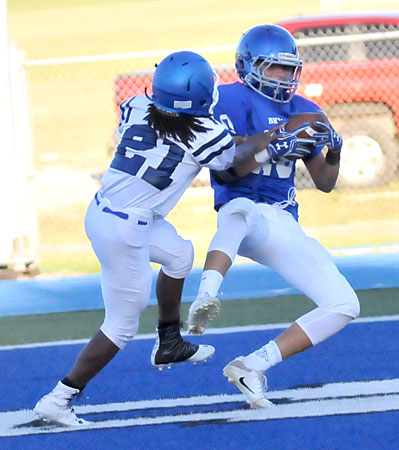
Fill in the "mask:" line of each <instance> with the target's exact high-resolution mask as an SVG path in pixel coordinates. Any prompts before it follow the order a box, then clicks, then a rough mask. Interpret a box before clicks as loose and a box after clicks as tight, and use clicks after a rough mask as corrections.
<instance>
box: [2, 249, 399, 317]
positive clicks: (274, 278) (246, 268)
mask: <svg viewBox="0 0 399 450" xmlns="http://www.w3.org/2000/svg"><path fill="white" fill-rule="evenodd" d="M334 260H335V262H336V264H337V266H338V269H339V270H340V271H341V273H342V274H343V275H344V276H345V277H346V278H347V279H348V281H349V282H350V283H351V285H352V286H353V288H354V289H356V290H359V289H378V288H397V287H399V252H393V253H371V254H361V255H349V256H338V257H335V258H334ZM201 271H202V268H200V267H196V268H194V269H193V270H192V271H191V273H190V275H189V276H188V277H187V279H186V282H185V286H184V291H183V302H192V301H193V300H194V299H195V296H196V293H197V289H198V286H199V281H200V276H201ZM157 273H158V271H157V270H154V280H155V278H156V276H157ZM221 291H222V292H223V295H221V296H220V299H221V300H236V299H240V298H259V297H274V296H279V295H295V294H299V293H300V292H298V291H297V290H296V289H294V288H293V287H292V286H291V285H290V284H289V283H287V282H286V281H285V280H284V279H283V278H282V277H280V276H279V275H278V274H277V273H275V272H274V271H272V270H270V269H268V268H267V267H264V266H261V265H259V264H236V265H234V266H233V267H232V268H231V269H230V271H229V272H228V274H227V276H226V279H225V280H224V282H223V284H222V287H221ZM149 304H150V305H154V304H156V298H155V290H154V283H153V288H152V291H151V299H150V303H149ZM101 308H103V303H102V297H101V288H100V275H99V274H94V275H84V276H76V277H65V278H54V279H50V280H49V279H47V280H42V279H31V280H7V281H0V317H1V316H3V317H4V316H15V315H25V314H46V313H56V312H64V311H80V310H92V309H101Z"/></svg>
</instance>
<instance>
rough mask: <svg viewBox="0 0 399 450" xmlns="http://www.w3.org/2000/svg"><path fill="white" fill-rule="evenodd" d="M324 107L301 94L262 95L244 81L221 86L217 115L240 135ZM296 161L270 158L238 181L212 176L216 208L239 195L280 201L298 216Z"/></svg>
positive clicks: (263, 128)
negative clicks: (282, 98)
mask: <svg viewBox="0 0 399 450" xmlns="http://www.w3.org/2000/svg"><path fill="white" fill-rule="evenodd" d="M319 111H320V107H319V106H318V105H317V104H316V103H314V102H312V101H311V100H308V99H306V98H304V97H301V96H300V95H295V96H294V97H293V98H292V100H291V101H290V102H289V103H276V102H274V101H272V100H269V99H267V98H265V97H263V96H261V95H260V94H259V93H257V92H256V91H254V90H252V89H251V88H249V87H247V86H245V85H244V84H242V83H240V82H236V83H233V84H227V85H222V86H219V101H218V103H217V104H216V106H215V110H214V116H215V118H216V119H218V120H220V121H221V122H223V123H224V124H225V125H226V126H227V127H228V129H229V131H230V133H231V134H233V135H238V136H245V135H246V134H248V135H252V134H256V133H260V132H264V131H267V130H270V129H271V128H273V127H275V126H276V125H279V124H281V123H284V122H286V121H287V119H288V118H289V117H290V116H293V115H296V114H300V113H305V112H319ZM321 150H322V147H320V146H319V147H316V146H315V148H314V149H313V150H312V152H311V154H309V155H308V156H306V158H304V160H309V159H312V158H314V157H315V156H316V155H317V154H318V153H320V152H321ZM295 163H296V162H295V161H289V160H287V159H285V158H280V160H279V161H278V162H276V163H273V162H270V161H267V162H266V163H265V164H263V165H262V166H260V167H259V168H258V169H256V170H254V171H253V172H252V173H250V174H249V175H247V176H246V177H243V178H240V179H239V180H237V181H235V182H234V183H227V184H224V185H220V184H218V183H216V182H215V180H214V179H213V177H212V176H211V185H212V187H213V189H214V191H215V208H216V209H219V208H220V206H222V205H223V204H224V203H227V202H228V201H229V200H232V199H233V198H236V197H246V198H249V199H251V200H253V201H255V202H259V203H268V204H275V203H278V204H280V205H281V206H283V207H284V208H285V209H286V210H287V211H289V212H290V213H291V214H292V215H293V216H294V217H295V219H296V220H298V204H297V202H296V201H295V199H294V198H295V185H294V178H295Z"/></svg>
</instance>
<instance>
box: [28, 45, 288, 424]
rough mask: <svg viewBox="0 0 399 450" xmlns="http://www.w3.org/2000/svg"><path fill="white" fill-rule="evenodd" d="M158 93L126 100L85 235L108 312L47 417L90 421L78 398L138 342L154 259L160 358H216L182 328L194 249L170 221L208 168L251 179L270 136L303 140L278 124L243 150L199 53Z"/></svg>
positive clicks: (50, 401)
mask: <svg viewBox="0 0 399 450" xmlns="http://www.w3.org/2000/svg"><path fill="white" fill-rule="evenodd" d="M152 89H153V95H152V96H148V95H139V96H137V97H132V98H130V99H128V100H126V101H125V102H124V103H123V104H122V105H121V119H120V124H119V133H120V137H121V138H120V142H119V145H118V147H117V149H116V152H115V156H114V158H113V160H112V162H111V165H110V167H109V169H108V170H107V172H106V173H105V174H104V176H103V178H102V183H101V188H100V190H99V191H98V192H97V193H96V195H95V197H94V199H93V201H92V202H91V203H90V205H89V207H88V210H87V213H86V218H85V228H86V233H87V235H88V237H89V239H90V241H91V244H92V247H93V249H94V252H95V254H96V256H97V258H98V259H99V261H100V263H101V288H102V294H103V299H104V305H105V318H104V322H103V324H102V325H101V328H100V330H99V331H98V333H97V334H96V335H95V336H94V337H93V338H92V339H91V340H90V342H89V343H88V344H87V345H86V346H85V347H84V348H83V350H82V351H81V352H80V354H79V355H78V357H77V359H76V362H75V364H74V366H73V367H72V369H71V370H70V372H69V373H68V374H67V376H66V377H65V378H63V379H62V380H61V381H59V382H58V384H57V386H56V387H55V388H54V389H53V390H52V391H51V392H50V393H49V394H47V395H45V396H44V397H42V398H41V399H40V400H39V402H38V403H37V405H36V407H35V412H36V414H37V415H38V416H39V417H40V418H41V419H43V420H45V421H46V422H54V423H57V424H61V425H65V426H69V425H70V426H80V425H84V424H85V423H86V421H85V420H84V419H81V418H78V417H77V416H76V414H75V413H74V411H73V409H72V408H71V400H72V399H73V398H74V397H75V396H76V395H77V394H78V393H79V392H81V390H82V389H83V388H84V387H85V385H86V384H87V383H88V382H89V381H90V380H91V379H92V378H93V377H94V376H95V375H96V374H97V373H98V372H99V371H100V370H101V369H102V368H103V367H104V366H106V365H107V364H108V363H109V362H110V361H111V360H112V358H113V357H114V356H115V355H116V353H117V352H118V351H119V350H120V349H123V348H124V347H125V346H126V344H127V343H128V342H130V341H131V340H132V339H133V338H134V336H135V334H136V332H137V328H138V324H139V317H140V314H141V311H142V310H143V309H144V308H145V306H146V305H147V303H148V300H149V297H150V291H151V284H152V276H153V271H152V268H151V265H150V262H156V263H159V264H161V266H162V268H161V270H160V273H159V276H158V279H157V284H156V293H157V298H158V302H159V313H160V316H159V318H160V320H159V323H158V339H157V341H156V344H155V346H154V349H153V352H152V355H151V362H152V364H153V365H154V366H157V367H163V366H169V365H170V364H173V363H178V362H185V361H191V362H197V361H205V360H206V359H207V358H210V357H211V356H212V355H213V353H214V351H215V349H214V348H213V347H212V346H210V345H195V344H192V343H190V342H187V341H184V340H183V338H182V336H181V334H180V318H179V314H180V302H181V293H182V288H183V283H184V278H185V277H186V275H187V274H188V272H189V271H190V270H191V267H192V263H193V247H192V244H191V242H190V241H187V240H184V239H183V238H181V237H180V236H179V235H178V234H177V232H176V230H175V228H174V227H173V226H172V225H171V224H170V223H169V222H167V221H166V220H165V219H164V217H165V216H166V215H167V214H168V213H169V212H170V210H171V209H173V207H174V206H175V204H176V203H177V202H178V200H179V199H180V197H181V196H182V195H183V193H184V191H185V190H186V189H187V187H188V186H189V185H190V184H191V182H192V180H193V179H194V178H195V176H196V175H197V174H198V173H199V171H200V170H201V168H202V167H208V168H209V169H212V170H215V171H221V172H222V176H227V174H228V175H229V176H237V175H238V176H242V175H246V174H248V173H249V172H250V171H251V170H253V169H254V168H255V167H257V166H258V165H259V161H260V160H262V152H263V151H264V149H265V148H267V146H268V144H269V143H270V142H272V141H273V140H275V139H279V140H280V141H281V140H282V141H284V140H287V142H288V141H289V142H291V141H294V142H295V141H296V137H295V136H294V135H292V134H289V133H285V134H284V133H282V134H281V133H280V132H279V127H276V128H275V130H272V131H271V132H270V133H269V132H267V133H263V132H261V133H258V134H256V135H254V136H253V137H252V139H248V140H246V141H245V143H243V144H241V145H238V146H236V145H235V143H234V140H233V139H232V137H231V135H230V133H229V132H228V131H227V130H226V128H225V127H224V125H223V124H222V123H220V122H218V121H216V120H215V119H214V118H213V116H212V112H213V108H214V105H215V103H216V102H217V94H218V91H217V76H216V74H215V73H214V71H213V70H212V68H211V66H210V65H209V63H208V62H207V61H206V60H205V59H204V58H203V57H202V56H200V55H198V54H196V53H193V52H177V53H173V54H171V55H169V56H168V57H166V58H165V59H164V60H163V61H162V62H161V63H160V64H159V65H158V66H157V68H156V70H155V73H154V77H153V82H152ZM256 155H257V156H256ZM255 156H256V158H255Z"/></svg>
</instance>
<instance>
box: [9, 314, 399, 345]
mask: <svg viewBox="0 0 399 450" xmlns="http://www.w3.org/2000/svg"><path fill="white" fill-rule="evenodd" d="M392 321H399V315H392V316H377V317H361V318H359V319H355V320H353V321H352V322H350V323H349V325H351V324H353V323H370V322H392ZM290 325H291V323H272V324H268V325H244V326H239V327H225V328H208V329H207V330H206V333H205V334H204V337H205V338H206V336H208V335H211V334H227V333H245V332H247V331H263V330H277V329H282V328H288V327H289V326H290ZM181 334H182V336H190V335H189V334H188V333H187V332H186V331H185V332H182V333H181ZM156 336H157V335H156V334H155V333H147V334H139V335H137V336H135V338H134V340H135V341H137V340H142V339H155V338H156ZM89 340H90V339H75V340H66V341H51V342H34V343H32V344H19V345H0V351H2V350H17V349H24V348H38V347H54V346H58V345H60V346H62V345H75V344H87V342H89Z"/></svg>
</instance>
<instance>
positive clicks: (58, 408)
mask: <svg viewBox="0 0 399 450" xmlns="http://www.w3.org/2000/svg"><path fill="white" fill-rule="evenodd" d="M78 393H79V389H73V388H71V387H69V386H66V385H65V384H63V383H62V382H61V381H59V382H58V384H57V386H56V387H55V388H54V389H53V390H52V391H51V392H50V393H49V394H47V395H45V396H44V397H42V398H41V399H40V400H39V401H38V402H37V404H36V406H35V408H34V412H35V413H36V415H37V416H38V417H39V418H40V419H42V420H43V421H44V422H48V423H49V424H54V425H61V426H66V427H79V426H82V425H86V424H88V423H90V422H88V421H87V420H84V419H80V418H79V417H77V416H76V414H75V412H74V410H73V408H72V407H71V405H70V403H71V400H72V398H73V397H74V396H75V395H77V394H78Z"/></svg>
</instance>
